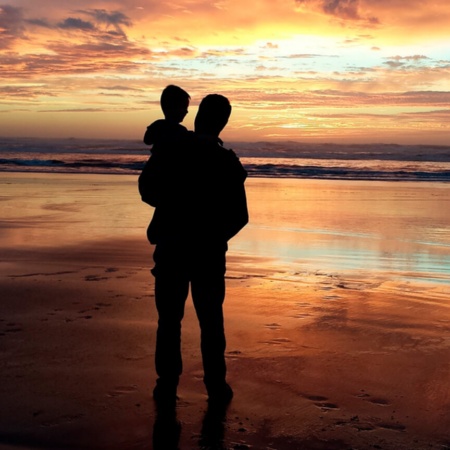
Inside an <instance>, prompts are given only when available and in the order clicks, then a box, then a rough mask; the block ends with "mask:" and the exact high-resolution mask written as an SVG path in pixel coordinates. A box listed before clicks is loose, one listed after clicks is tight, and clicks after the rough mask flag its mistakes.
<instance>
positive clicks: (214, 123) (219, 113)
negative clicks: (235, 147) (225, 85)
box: [195, 94, 231, 136]
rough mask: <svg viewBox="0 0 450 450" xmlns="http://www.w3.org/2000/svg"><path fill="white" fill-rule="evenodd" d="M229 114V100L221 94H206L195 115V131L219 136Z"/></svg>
mask: <svg viewBox="0 0 450 450" xmlns="http://www.w3.org/2000/svg"><path fill="white" fill-rule="evenodd" d="M230 115H231V105H230V102H229V100H228V99H227V98H226V97H224V96H223V95H219V94H210V95H207V96H206V97H205V98H204V99H203V100H202V101H201V102H200V105H199V107H198V112H197V115H196V116H195V132H196V133H199V134H207V135H211V136H219V134H220V132H221V131H222V130H223V129H224V128H225V125H226V124H227V122H228V119H229V118H230Z"/></svg>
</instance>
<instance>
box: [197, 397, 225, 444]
mask: <svg viewBox="0 0 450 450" xmlns="http://www.w3.org/2000/svg"><path fill="white" fill-rule="evenodd" d="M226 413H227V405H226V404H209V405H208V409H207V410H206V413H205V417H204V418H203V424H202V431H201V435H200V439H199V442H198V443H199V447H200V449H201V450H226V446H225V444H224V436H225V423H226Z"/></svg>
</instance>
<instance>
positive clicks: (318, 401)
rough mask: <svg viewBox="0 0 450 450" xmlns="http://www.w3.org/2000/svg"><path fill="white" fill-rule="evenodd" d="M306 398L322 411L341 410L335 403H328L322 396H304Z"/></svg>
mask: <svg viewBox="0 0 450 450" xmlns="http://www.w3.org/2000/svg"><path fill="white" fill-rule="evenodd" d="M303 397H304V398H306V399H308V400H311V401H312V402H314V406H317V408H320V409H321V410H322V411H332V410H337V409H339V406H338V405H336V404H335V403H331V402H329V401H328V398H327V397H323V396H322V395H309V394H307V395H303Z"/></svg>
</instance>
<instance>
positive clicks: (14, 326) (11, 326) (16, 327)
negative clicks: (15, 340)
mask: <svg viewBox="0 0 450 450" xmlns="http://www.w3.org/2000/svg"><path fill="white" fill-rule="evenodd" d="M6 327H7V328H6V330H5V332H6V333H18V332H20V331H23V328H22V327H21V326H20V324H18V323H14V322H9V323H7V324H6Z"/></svg>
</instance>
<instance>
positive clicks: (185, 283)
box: [153, 249, 189, 398]
mask: <svg viewBox="0 0 450 450" xmlns="http://www.w3.org/2000/svg"><path fill="white" fill-rule="evenodd" d="M154 258H155V262H156V266H155V269H154V270H153V273H154V275H155V301H156V309H157V311H158V330H157V334H156V351H155V366H156V373H157V374H158V380H157V387H156V389H155V391H154V395H155V398H156V397H157V396H158V392H159V393H162V394H163V395H166V394H167V395H168V396H171V395H173V397H175V395H176V388H177V386H178V379H179V376H180V375H181V372H182V369H183V366H182V357H181V321H182V319H183V316H184V305H185V302H186V298H187V295H188V292H189V280H188V278H187V276H186V275H185V274H183V273H181V271H180V270H176V266H174V265H173V264H170V262H173V258H171V255H170V254H164V253H162V252H161V250H160V249H158V250H157V251H155V255H154Z"/></svg>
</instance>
